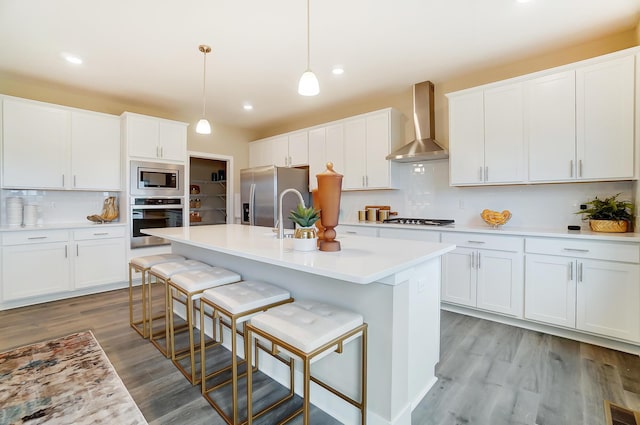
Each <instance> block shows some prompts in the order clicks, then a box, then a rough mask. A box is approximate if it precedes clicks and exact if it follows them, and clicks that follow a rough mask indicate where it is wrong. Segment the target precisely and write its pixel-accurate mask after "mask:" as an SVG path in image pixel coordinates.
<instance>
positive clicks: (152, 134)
mask: <svg viewBox="0 0 640 425" xmlns="http://www.w3.org/2000/svg"><path fill="white" fill-rule="evenodd" d="M122 118H123V126H124V132H123V134H124V137H125V143H126V146H127V150H128V153H129V157H130V158H137V159H151V160H166V161H174V162H184V161H185V159H186V155H187V124H186V123H182V122H178V121H169V120H165V119H161V118H156V117H150V116H146V115H139V114H134V113H131V112H125V113H123V114H122Z"/></svg>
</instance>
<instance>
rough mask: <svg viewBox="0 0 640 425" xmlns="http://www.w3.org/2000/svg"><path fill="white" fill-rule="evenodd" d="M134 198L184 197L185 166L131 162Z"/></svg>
mask: <svg viewBox="0 0 640 425" xmlns="http://www.w3.org/2000/svg"><path fill="white" fill-rule="evenodd" d="M130 181H131V187H130V189H131V190H130V192H131V195H132V196H184V166H183V165H179V164H165V163H160V162H141V161H131V174H130Z"/></svg>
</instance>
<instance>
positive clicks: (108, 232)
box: [73, 227, 124, 241]
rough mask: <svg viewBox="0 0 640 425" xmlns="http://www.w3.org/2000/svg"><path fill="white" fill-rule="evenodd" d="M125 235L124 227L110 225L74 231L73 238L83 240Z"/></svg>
mask: <svg viewBox="0 0 640 425" xmlns="http://www.w3.org/2000/svg"><path fill="white" fill-rule="evenodd" d="M122 237H124V227H108V228H100V229H82V230H74V231H73V239H74V240H76V241H82V240H87V239H108V238H122Z"/></svg>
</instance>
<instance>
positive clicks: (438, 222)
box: [384, 217, 455, 226]
mask: <svg viewBox="0 0 640 425" xmlns="http://www.w3.org/2000/svg"><path fill="white" fill-rule="evenodd" d="M384 223H390V224H418V225H422V226H447V225H449V224H454V223H455V220H450V219H439V218H405V217H397V218H390V219H387V220H384Z"/></svg>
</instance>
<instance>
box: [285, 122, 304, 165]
mask: <svg viewBox="0 0 640 425" xmlns="http://www.w3.org/2000/svg"><path fill="white" fill-rule="evenodd" d="M287 139H288V140H287V148H288V163H287V166H288V167H298V166H302V165H308V164H309V132H308V131H306V130H303V131H298V132H295V133H291V134H289V135H288V137H287Z"/></svg>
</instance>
